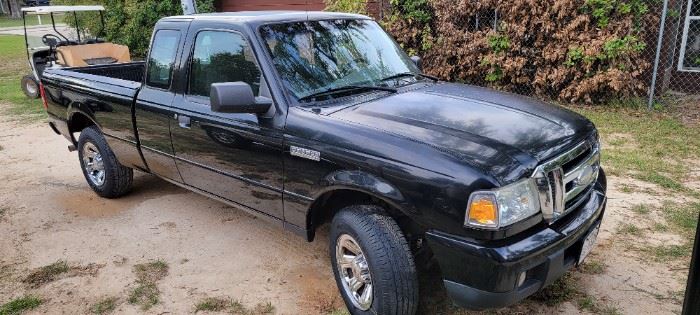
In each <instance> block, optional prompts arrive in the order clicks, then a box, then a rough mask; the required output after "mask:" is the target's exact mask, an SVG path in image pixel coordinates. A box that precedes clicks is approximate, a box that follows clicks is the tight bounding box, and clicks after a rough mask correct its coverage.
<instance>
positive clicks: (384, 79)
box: [381, 72, 440, 82]
mask: <svg viewBox="0 0 700 315" xmlns="http://www.w3.org/2000/svg"><path fill="white" fill-rule="evenodd" d="M403 77H423V78H426V79H430V80H433V81H435V82H438V81H440V79H438V78H436V77H434V76H431V75H427V74H422V73H413V72H401V73H397V74H394V75H391V76H388V77H386V78H383V79H381V81H387V80H393V79H398V78H403Z"/></svg>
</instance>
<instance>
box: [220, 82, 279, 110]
mask: <svg viewBox="0 0 700 315" xmlns="http://www.w3.org/2000/svg"><path fill="white" fill-rule="evenodd" d="M209 95H210V102H211V110H212V111H213V112H218V113H253V114H264V113H267V111H268V110H269V109H270V106H272V102H270V101H269V100H265V101H258V100H256V99H255V96H254V95H253V89H252V88H251V87H250V85H248V83H245V82H223V83H212V85H211V90H210V94H209Z"/></svg>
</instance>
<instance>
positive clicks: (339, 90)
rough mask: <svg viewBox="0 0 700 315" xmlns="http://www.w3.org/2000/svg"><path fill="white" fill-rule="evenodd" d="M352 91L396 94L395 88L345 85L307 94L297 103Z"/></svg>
mask: <svg viewBox="0 0 700 315" xmlns="http://www.w3.org/2000/svg"><path fill="white" fill-rule="evenodd" d="M352 91H357V92H360V91H387V92H390V93H396V89H395V88H390V87H385V86H374V85H346V86H341V87H337V88H330V89H327V90H323V91H321V92H317V93H313V94H309V95H307V96H304V97H302V98H300V99H299V101H308V100H312V99H316V98H317V97H320V96H326V95H333V94H337V93H342V92H352Z"/></svg>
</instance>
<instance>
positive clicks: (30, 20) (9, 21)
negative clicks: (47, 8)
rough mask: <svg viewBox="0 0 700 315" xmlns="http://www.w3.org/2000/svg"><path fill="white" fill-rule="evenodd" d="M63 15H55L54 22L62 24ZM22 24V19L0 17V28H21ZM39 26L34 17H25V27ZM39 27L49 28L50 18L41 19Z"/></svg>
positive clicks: (43, 17)
mask: <svg viewBox="0 0 700 315" xmlns="http://www.w3.org/2000/svg"><path fill="white" fill-rule="evenodd" d="M63 17H64V16H63V15H56V16H55V17H54V20H55V21H56V23H57V24H58V23H63ZM23 25H24V22H22V18H19V19H13V18H11V17H9V16H7V15H0V27H22V26H23ZM33 25H39V19H38V18H37V17H36V16H28V17H27V26H33ZM41 25H48V26H51V18H50V17H48V16H42V17H41Z"/></svg>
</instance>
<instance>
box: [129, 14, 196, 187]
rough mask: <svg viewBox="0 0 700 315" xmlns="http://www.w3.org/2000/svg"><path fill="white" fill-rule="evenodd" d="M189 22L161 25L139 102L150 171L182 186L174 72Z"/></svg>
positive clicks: (138, 114) (140, 127)
mask: <svg viewBox="0 0 700 315" xmlns="http://www.w3.org/2000/svg"><path fill="white" fill-rule="evenodd" d="M188 25H189V22H161V23H159V24H158V27H157V31H156V32H155V33H154V35H153V40H152V41H151V51H150V53H149V55H148V61H147V64H146V76H145V82H144V84H143V87H142V88H141V90H140V91H139V94H138V96H137V98H136V108H135V116H136V118H135V119H136V129H137V131H138V136H139V141H140V144H141V152H142V153H143V158H144V160H145V161H146V164H147V165H148V168H149V169H150V171H151V172H152V173H154V174H156V175H159V176H162V177H165V178H168V179H171V180H174V181H177V182H182V178H181V177H180V173H179V172H178V170H177V166H176V164H175V159H174V157H173V155H174V154H173V146H172V142H171V140H170V121H171V120H172V115H174V112H173V111H172V108H171V105H172V102H173V98H174V97H175V93H174V92H172V91H171V85H172V81H173V80H172V77H173V68H174V67H175V64H176V58H177V56H178V55H179V54H178V51H180V50H181V46H182V45H181V41H182V40H181V38H183V37H184V36H183V34H184V33H186V31H187V26H188Z"/></svg>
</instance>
